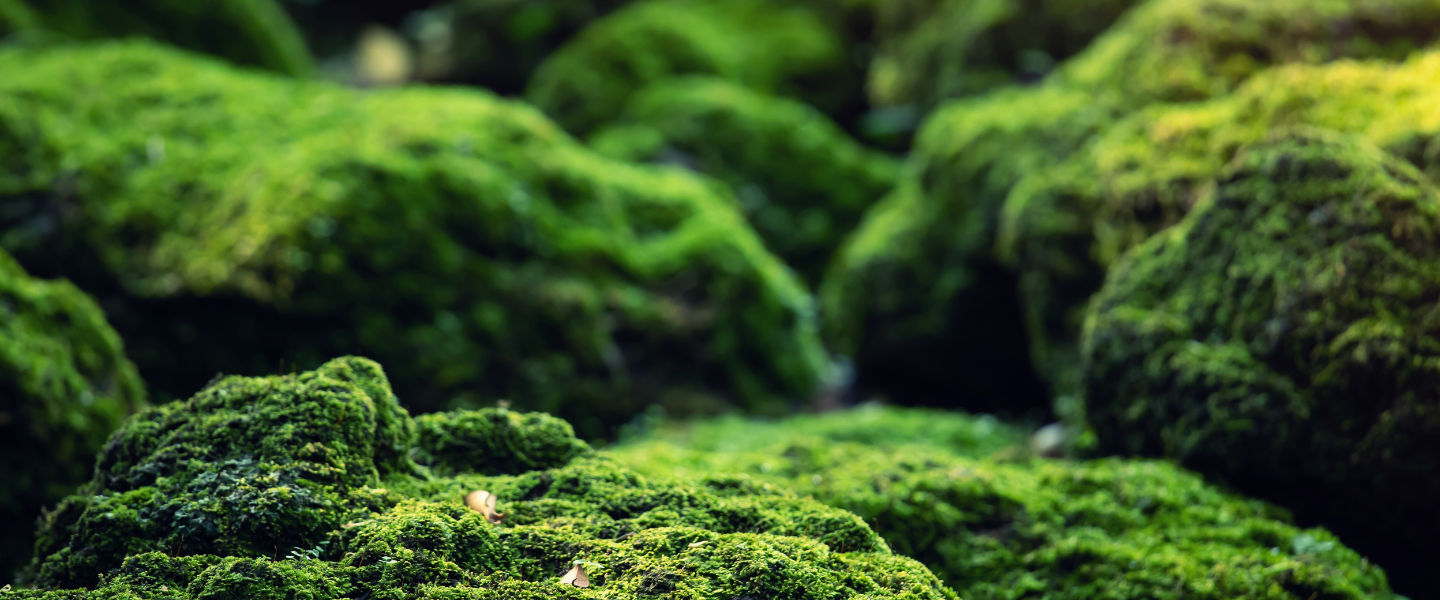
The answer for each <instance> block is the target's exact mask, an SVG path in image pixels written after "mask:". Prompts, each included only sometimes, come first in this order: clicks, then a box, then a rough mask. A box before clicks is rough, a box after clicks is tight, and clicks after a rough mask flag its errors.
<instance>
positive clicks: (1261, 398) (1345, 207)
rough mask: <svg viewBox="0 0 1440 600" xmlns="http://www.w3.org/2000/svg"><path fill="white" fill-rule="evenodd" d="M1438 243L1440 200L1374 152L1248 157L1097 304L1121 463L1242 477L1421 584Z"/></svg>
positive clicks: (1088, 357)
mask: <svg viewBox="0 0 1440 600" xmlns="http://www.w3.org/2000/svg"><path fill="white" fill-rule="evenodd" d="M1437 237H1440V194H1437V190H1436V189H1435V187H1434V185H1433V184H1432V183H1431V181H1430V180H1429V179H1426V178H1425V177H1424V176H1423V175H1421V174H1420V173H1419V172H1418V171H1416V170H1415V169H1414V168H1413V167H1411V166H1410V165H1407V164H1405V163H1404V162H1403V161H1401V160H1398V159H1396V158H1395V157H1393V156H1389V155H1386V154H1384V153H1383V152H1381V151H1380V150H1378V149H1376V148H1375V147H1374V146H1373V145H1370V144H1367V143H1365V142H1363V141H1359V140H1356V139H1354V138H1348V137H1343V136H1336V135H1329V134H1323V135H1322V134H1314V133H1312V134H1303V135H1299V134H1297V135H1291V136H1282V137H1279V138H1278V139H1275V140H1272V141H1268V142H1265V143H1261V144H1258V145H1255V146H1252V147H1250V148H1248V149H1247V150H1245V151H1243V152H1241V153H1240V155H1239V157H1237V158H1236V159H1235V161H1234V164H1233V166H1232V167H1231V168H1229V169H1228V170H1227V171H1226V172H1225V173H1224V174H1223V175H1222V176H1221V177H1220V179H1219V180H1218V181H1217V183H1216V186H1215V189H1214V190H1213V192H1211V193H1210V194H1207V195H1206V196H1205V198H1204V199H1203V200H1201V201H1200V204H1199V205H1198V206H1197V208H1195V209H1194V210H1193V211H1191V212H1190V214H1189V215H1187V216H1186V217H1185V219H1183V220H1182V221H1181V222H1180V224H1178V225H1177V226H1175V227H1174V228H1172V229H1170V230H1168V231H1166V232H1164V233H1162V234H1160V235H1157V236H1155V237H1153V238H1151V239H1150V240H1149V241H1147V242H1146V243H1144V244H1142V245H1141V246H1139V247H1138V248H1136V249H1135V250H1133V251H1132V252H1131V253H1130V254H1127V255H1126V256H1125V258H1123V259H1122V260H1121V261H1119V262H1118V263H1117V264H1116V265H1115V266H1114V267H1113V268H1112V270H1111V272H1110V274H1109V276H1108V277H1107V280H1106V283H1105V287H1104V288H1103V289H1102V290H1101V292H1100V293H1099V295H1098V296H1097V298H1096V300H1095V304H1094V309H1093V312H1092V313H1091V315H1090V318H1089V319H1088V320H1087V322H1086V331H1085V346H1084V351H1085V361H1086V363H1085V365H1086V368H1085V396H1086V405H1087V414H1088V416H1089V418H1090V421H1091V423H1093V425H1094V427H1095V430H1096V432H1097V434H1098V435H1099V441H1100V445H1101V448H1102V449H1103V450H1107V451H1111V452H1123V453H1134V454H1146V455H1161V456H1169V457H1173V458H1176V459H1179V460H1181V461H1182V462H1184V463H1185V464H1188V465H1191V466H1193V467H1194V468H1196V469H1198V470H1201V471H1204V472H1207V473H1212V474H1215V475H1218V476H1221V477H1224V478H1226V479H1228V480H1230V481H1232V482H1233V483H1235V484H1236V485H1237V486H1239V487H1240V488H1241V489H1243V490H1246V491H1247V492H1250V493H1254V494H1257V495H1260V496H1262V497H1267V498H1272V499H1274V500H1276V501H1279V502H1282V503H1283V504H1285V505H1287V506H1290V507H1292V508H1293V509H1294V510H1295V511H1296V512H1297V513H1298V514H1300V515H1301V516H1302V517H1304V518H1306V519H1314V520H1320V521H1322V522H1324V523H1326V524H1327V525H1328V526H1330V527H1332V528H1333V529H1335V530H1336V531H1338V532H1340V533H1341V534H1342V535H1344V536H1346V539H1347V541H1349V543H1351V544H1354V545H1356V546H1357V547H1359V548H1362V549H1363V550H1364V551H1366V552H1367V553H1368V554H1370V555H1371V556H1373V557H1375V558H1376V559H1377V560H1378V561H1379V562H1380V564H1382V565H1385V566H1386V567H1387V568H1388V569H1390V570H1391V572H1392V573H1394V574H1395V576H1396V578H1397V580H1404V581H1406V582H1407V583H1409V584H1411V585H1414V584H1416V583H1418V582H1419V579H1418V578H1419V577H1421V575H1420V574H1421V573H1424V572H1425V571H1424V569H1425V568H1427V567H1425V566H1423V565H1425V564H1427V563H1426V561H1425V560H1424V559H1423V558H1421V557H1422V556H1424V555H1425V553H1426V551H1425V548H1428V547H1429V545H1430V544H1432V543H1433V540H1434V539H1435V537H1436V536H1437V535H1440V529H1437V526H1436V521H1435V519H1433V518H1431V516H1432V514H1431V513H1432V512H1433V508H1434V506H1435V503H1436V502H1437V501H1440V482H1437V481H1436V479H1435V477H1434V473H1435V472H1436V469H1437V468H1440V453H1437V446H1436V445H1435V444H1434V440H1435V439H1437V436H1440V396H1437V394H1436V390H1437V389H1440V342H1437V339H1440V335H1437V332H1440V318H1437V313H1436V309H1435V306H1436V304H1435V303H1436V298H1437V296H1440V251H1437V247H1440V246H1437V244H1436V239H1437ZM1401 587H1404V586H1401ZM1417 589H1418V588H1417Z"/></svg>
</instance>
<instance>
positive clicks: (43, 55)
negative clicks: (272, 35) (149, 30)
mask: <svg viewBox="0 0 1440 600" xmlns="http://www.w3.org/2000/svg"><path fill="white" fill-rule="evenodd" d="M0 70H3V71H4V72H5V73H6V77H4V78H3V81H0V156H5V157H6V160H7V164H6V170H4V171H3V172H0V201H4V202H9V203H12V206H15V207H16V209H15V210H14V211H13V212H7V215H6V217H5V218H6V219H7V221H5V222H0V245H3V246H6V247H9V248H12V249H14V250H15V252H16V254H17V256H21V255H22V254H23V255H25V257H26V260H29V259H33V260H34V264H35V265H37V266H36V267H33V268H35V269H39V268H41V267H40V265H45V266H46V267H47V268H48V269H50V270H51V271H53V272H58V273H63V274H66V275H67V276H70V277H71V278H72V279H74V280H76V281H77V282H84V283H83V285H86V286H88V287H89V288H90V289H96V290H104V291H103V293H104V294H105V295H107V297H113V298H114V301H115V303H116V306H117V312H116V316H115V317H114V318H115V322H116V323H117V328H119V329H120V330H121V331H122V333H124V334H125V335H126V339H127V340H128V341H129V342H130V347H131V348H132V354H131V356H132V357H133V358H134V359H135V360H136V362H137V363H138V364H139V365H140V367H141V370H142V372H145V373H146V376H147V380H148V381H150V382H151V383H152V385H154V386H158V387H159V388H160V389H162V390H165V391H168V392H170V393H182V392H183V390H184V389H186V386H198V385H199V384H200V383H201V382H203V381H204V380H205V379H207V378H209V377H210V376H212V375H213V374H214V373H216V372H227V371H231V372H233V371H236V370H247V371H249V372H274V371H275V370H276V369H277V368H283V367H284V366H285V365H289V366H291V368H294V367H296V366H298V367H305V366H310V365H314V364H318V362H319V361H320V360H322V359H323V358H324V357H325V356H326V355H328V354H330V353H341V352H344V351H347V350H353V349H361V350H364V351H366V352H368V353H371V354H373V355H375V356H377V357H380V358H383V359H384V360H387V361H389V363H390V364H391V365H392V367H391V374H392V376H393V377H394V379H395V381H396V382H397V387H398V389H400V390H402V391H404V394H405V398H406V401H407V403H409V404H410V406H412V407H416V408H419V409H423V410H433V409H435V408H438V407H443V406H446V405H448V404H458V405H464V404H467V403H468V404H476V403H488V402H492V401H494V400H495V399H497V398H506V397H510V398H514V399H515V401H516V402H517V406H522V407H529V408H534V407H543V408H547V409H550V410H552V411H562V412H563V415H564V416H569V417H572V422H573V423H574V424H575V425H576V427H577V428H578V429H579V430H580V431H581V432H582V433H584V434H585V435H587V436H597V435H606V434H607V433H608V432H609V427H610V426H613V425H615V424H617V423H622V422H624V421H625V420H628V419H629V418H630V416H631V415H633V414H636V413H638V412H639V411H640V410H641V409H642V408H643V407H645V406H646V405H648V404H651V403H661V404H666V405H668V406H670V407H671V408H673V409H677V410H680V411H695V410H702V411H703V410H717V409H718V408H720V407H723V406H739V407H742V408H747V409H751V410H757V411H761V412H777V411H780V410H782V409H783V407H784V406H785V405H786V403H787V402H791V403H799V402H803V401H804V400H805V399H806V398H807V396H808V395H809V394H810V393H811V391H812V390H813V389H814V388H815V386H816V384H817V382H818V381H820V380H821V379H822V378H823V377H824V376H825V374H826V371H827V369H828V366H827V358H826V356H825V353H824V350H823V349H822V348H821V346H820V344H819V341H818V336H817V334H816V332H815V325H814V315H813V308H812V300H811V298H810V296H809V295H808V293H807V292H806V291H805V289H804V288H803V287H802V285H801V284H800V283H799V281H798V280H797V279H796V278H795V277H794V276H793V275H792V274H791V273H790V272H789V271H788V270H787V269H786V268H785V267H784V266H783V265H782V264H781V263H780V262H779V261H778V260H776V259H775V258H774V257H773V256H772V255H770V254H769V253H768V252H767V251H766V250H765V249H764V247H763V245H762V243H761V241H760V240H759V239H758V238H757V237H756V236H755V234H754V233H753V232H752V231H751V230H750V228H749V227H748V226H747V225H746V223H745V222H744V217H743V216H742V215H740V214H739V212H738V210H737V209H736V208H735V202H734V200H733V199H732V198H729V197H726V196H725V195H723V194H721V193H719V192H718V190H717V188H718V186H714V185H713V184H711V183H708V182H705V181H703V180H701V179H699V178H696V177H693V176H691V175H688V174H686V173H683V172H680V171H679V170H677V169H665V168H651V167H636V166H631V165H627V164H624V163H620V162H616V161H611V160H608V159H604V158H601V157H600V156H598V155H596V154H594V153H592V152H590V151H588V150H586V149H585V148H584V147H583V146H581V145H580V144H578V143H576V142H575V141H574V140H572V139H571V138H569V137H568V136H566V135H565V134H564V133H562V132H561V131H559V130H558V129H557V128H556V127H554V126H553V125H552V124H551V123H550V122H549V121H547V120H546V119H545V118H544V117H543V116H541V115H540V114H539V113H538V112H536V111H534V110H532V109H529V108H527V107H524V106H522V105H518V104H513V103H509V102H506V101H502V100H498V99H496V98H494V97H493V96H490V95H487V94H484V93H480V92H474V91H465V90H434V89H413V90H399V91H393V92H377V93H368V94H366V93H357V92H354V91H351V90H347V89H343V88H338V87H332V86H327V85H322V84H313V83H302V82H293V81H286V80H280V79H275V78H270V77H265V76H261V75H256V74H249V73H242V72H239V71H236V70H232V69H229V68H225V67H223V66H220V65H217V64H214V63H212V62H210V61H206V60H200V59H197V58H192V57H188V56H184V55H180V54H177V53H175V52H172V51H168V50H164V49H160V48H157V47H154V46H151V45H147V44H141V43H123V44H113V45H98V46H88V47H79V48H73V49H61V50H49V51H20V50H11V51H8V52H4V53H0ZM97 293H102V292H97ZM280 332H284V333H283V334H282V333H280ZM191 389H193V387H191Z"/></svg>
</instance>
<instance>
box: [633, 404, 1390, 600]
mask: <svg viewBox="0 0 1440 600" xmlns="http://www.w3.org/2000/svg"><path fill="white" fill-rule="evenodd" d="M945 431H949V432H951V433H950V434H949V435H947V434H945V433H943V432H945ZM1022 439H1023V438H1022V436H1020V435H1019V434H1018V433H1017V432H1015V431H1014V430H1011V429H1009V428H1006V427H1002V426H998V425H997V424H995V423H994V422H993V421H989V420H986V419H975V418H972V417H967V416H964V415H958V414H943V413H937V412H929V411H901V410H896V409H875V408H871V409H865V410H862V411H860V412H857V413H834V414H829V415H825V416H819V417H800V418H797V419H794V420H787V421H781V422H778V423H756V422H744V421H739V420H734V421H725V422H720V423H717V424H710V423H707V424H704V425H697V426H694V427H692V428H688V429H684V428H682V429H665V430H662V431H661V432H660V433H659V434H656V435H653V436H652V438H651V439H648V440H638V441H632V442H630V443H628V444H626V445H622V446H620V447H619V448H617V449H616V450H615V451H613V453H612V455H613V456H614V457H615V458H616V459H617V460H619V461H621V462H623V463H626V464H632V465H634V466H635V467H636V468H638V469H640V470H641V471H643V472H647V473H652V474H655V475H656V476H664V475H669V476H677V477H682V478H693V477H704V476H707V475H709V476H715V475H716V474H725V473H744V474H747V475H749V476H752V477H755V478H757V479H759V480H761V481H765V482H770V483H773V484H774V485H777V486H779V487H783V488H788V489H792V490H795V491H797V492H799V493H800V494H802V495H807V496H813V497H814V498H816V499H818V500H820V501H822V502H825V503H827V504H831V505H833V506H838V507H843V508H847V509H849V510H852V511H855V513H856V514H859V515H861V516H863V517H864V518H865V520H866V522H868V523H870V524H871V526H873V527H874V528H875V530H876V531H877V532H879V533H880V534H881V535H882V536H884V537H885V539H886V540H888V541H889V542H890V545H891V547H893V548H895V550H896V551H898V552H900V553H902V554H906V555H909V556H913V557H916V558H918V559H920V560H921V561H922V562H925V563H926V564H928V565H929V566H930V567H931V568H932V569H933V570H935V572H936V573H937V574H940V575H941V576H942V578H943V579H945V580H946V582H947V583H949V584H950V585H952V586H954V587H955V589H956V591H957V592H959V593H960V595H961V596H962V597H965V598H1034V597H1046V598H1076V599H1082V598H1083V599H1091V598H1106V599H1116V600H1119V599H1130V598H1134V599H1140V598H1147V599H1148V598H1214V599H1217V600H1218V599H1222V598H1293V599H1308V598H1356V599H1359V598H1388V597H1390V594H1389V590H1388V588H1387V587H1386V582H1385V575H1384V573H1382V572H1381V571H1380V570H1379V569H1378V568H1376V567H1374V566H1372V565H1370V564H1369V563H1367V562H1366V561H1365V560H1363V559H1362V558H1361V557H1360V556H1358V555H1357V554H1356V553H1355V552H1353V551H1351V550H1350V549H1348V548H1346V547H1345V546H1343V545H1341V544H1340V542H1339V541H1338V540H1336V538H1335V537H1334V536H1333V535H1331V534H1330V533H1328V532H1326V531H1325V530H1322V529H1299V528H1297V527H1294V526H1292V525H1290V524H1289V523H1288V522H1287V520H1288V519H1287V517H1286V515H1285V513H1284V511H1282V510H1280V509H1276V508H1274V507H1272V506H1269V505H1266V504H1264V503H1261V502H1256V501H1250V500H1244V499H1241V498H1238V497H1235V496H1232V495H1229V494H1226V493H1223V492H1221V491H1219V490H1217V489H1215V488H1214V487H1212V486H1209V485H1206V484H1205V483H1204V482H1203V481H1202V480H1201V479H1200V478H1199V477H1198V476H1196V475H1194V474H1191V473H1188V472H1186V471H1183V470H1181V469H1178V468H1176V467H1174V466H1171V465H1168V464H1164V463H1158V462H1147V461H1127V460H1118V459H1107V460H1101V461H1088V462H1069V461H1049V460H1040V459H1024V458H1021V457H1022V456H1023V454H1024V450H1023V449H1019V448H1017V447H1016V446H1015V445H1014V444H1016V443H1017V442H1019V441H1021V440H1022ZM1002 448H1006V449H1005V450H1000V449H1002ZM997 451H998V455H992V456H991V457H990V458H981V457H982V456H984V455H987V454H991V453H992V452H997ZM999 456H1009V457H1010V458H1009V459H1000V458H998V457H999Z"/></svg>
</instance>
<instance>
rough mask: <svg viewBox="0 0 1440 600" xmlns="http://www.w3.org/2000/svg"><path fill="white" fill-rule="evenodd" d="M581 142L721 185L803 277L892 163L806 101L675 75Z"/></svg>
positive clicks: (881, 191)
mask: <svg viewBox="0 0 1440 600" xmlns="http://www.w3.org/2000/svg"><path fill="white" fill-rule="evenodd" d="M591 146H592V147H594V148H595V149H596V150H597V151H599V152H600V153H602V154H605V155H608V156H612V157H615V158H618V159H622V160H629V161H643V162H659V163H669V164H678V165H681V166H685V167H688V168H691V169H694V170H696V171H699V172H701V173H705V174H707V175H710V176H712V177H714V178H716V179H719V180H721V181H723V182H725V183H726V184H728V185H729V186H730V188H731V189H733V190H734V191H735V193H736V196H737V197H738V199H739V201H740V204H741V207H742V210H743V211H744V212H745V214H746V217H747V218H748V219H749V221H750V223H751V225H753V226H754V228H755V230H756V232H758V233H759V234H760V237H761V238H763V239H764V240H765V245H766V246H767V247H768V248H770V249H771V250H772V251H773V252H775V254H777V255H778V256H779V257H780V258H782V259H784V260H785V262H786V264H788V265H790V266H792V267H794V268H795V269H796V270H797V271H799V272H800V273H801V274H802V275H804V276H805V277H806V279H807V280H809V281H812V282H814V281H818V279H819V278H820V274H821V273H822V272H823V271H824V268H825V265H826V264H828V262H829V260H830V258H831V255H832V254H833V253H834V251H835V248H836V247H837V246H838V245H839V243H840V240H841V239H843V237H844V236H845V234H846V233H848V232H849V231H850V230H851V229H853V228H854V226H855V223H856V222H858V221H859V220H860V215H861V214H862V213H863V212H864V211H865V209H866V208H868V207H869V206H870V205H871V204H873V203H875V201H877V200H879V199H880V198H881V197H883V196H884V195H885V194H886V193H887V192H888V191H889V189H890V188H891V187H892V186H894V184H895V181H896V179H897V178H898V176H899V170H900V169H899V162H898V161H897V160H896V159H894V158H892V157H890V156H888V155H885V154H882V153H880V152H876V151H874V150H870V149H868V148H866V147H864V146H861V145H860V144H859V143H858V142H856V141H855V140H854V139H852V138H851V137H850V136H849V135H847V134H846V133H845V132H844V131H843V130H841V129H840V127H839V126H837V125H836V124H835V123H834V122H833V121H831V120H830V119H829V118H827V117H826V116H825V115H824V114H822V113H820V112H819V111H817V110H816V109H814V108H811V107H810V106H807V105H805V104H803V103H801V102H798V101H795V100H791V99H787V98H782V97H777V96H771V95H768V94H764V93H761V92H757V91H754V90H751V89H749V88H746V87H743V86H740V85H738V84H735V83H732V82H729V81H726V80H723V79H716V78H701V77H682V78H675V79H671V80H666V81H664V82H662V83H659V84H656V85H654V86H651V87H650V88H647V89H645V90H643V91H641V92H639V93H638V94H636V95H635V96H634V97H633V98H631V100H630V102H629V105H628V106H627V108H626V110H625V112H624V113H623V115H622V116H621V117H620V118H619V119H617V120H616V121H615V122H614V123H612V125H611V126H609V127H607V128H605V129H602V130H600V131H599V132H597V133H596V134H595V135H594V136H592V137H591Z"/></svg>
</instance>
